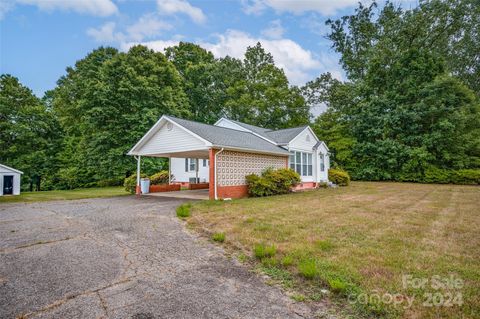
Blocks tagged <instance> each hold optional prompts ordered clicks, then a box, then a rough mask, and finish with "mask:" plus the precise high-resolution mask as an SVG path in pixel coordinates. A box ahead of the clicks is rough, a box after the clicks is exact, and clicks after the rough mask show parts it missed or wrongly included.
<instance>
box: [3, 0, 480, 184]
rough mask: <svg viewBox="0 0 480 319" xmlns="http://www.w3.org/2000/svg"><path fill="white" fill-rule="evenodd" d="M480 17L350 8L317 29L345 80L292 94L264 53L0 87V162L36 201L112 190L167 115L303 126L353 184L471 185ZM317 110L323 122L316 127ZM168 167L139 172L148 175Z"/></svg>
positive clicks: (85, 69) (96, 70)
mask: <svg viewBox="0 0 480 319" xmlns="http://www.w3.org/2000/svg"><path fill="white" fill-rule="evenodd" d="M479 17H480V12H479V5H478V4H477V2H476V1H475V0H462V1H453V0H432V1H425V2H421V4H420V5H419V6H418V7H417V8H415V9H410V10H404V9H402V8H400V7H397V6H395V5H393V4H392V3H387V4H386V5H385V6H383V7H382V8H378V7H377V4H376V3H373V4H371V5H369V6H364V5H362V4H359V6H358V7H357V9H356V10H355V12H354V14H353V15H350V16H345V17H342V18H341V19H338V20H335V21H330V20H329V21H327V25H328V26H329V27H330V29H331V31H330V33H329V35H328V38H329V39H330V40H331V42H332V48H333V49H334V50H335V51H337V52H338V53H339V54H340V56H341V61H340V62H341V65H342V67H343V69H344V71H345V73H346V76H347V79H346V80H345V81H339V80H336V79H333V78H332V76H331V75H330V74H328V73H326V74H322V75H320V76H319V77H318V78H316V79H314V80H312V81H310V82H308V83H307V84H306V85H304V86H303V87H298V86H293V85H291V84H290V83H289V81H288V79H287V77H286V76H285V73H284V71H283V70H282V69H281V68H279V67H277V66H276V65H275V62H274V59H273V57H272V55H271V54H270V53H268V52H266V51H265V50H264V49H263V48H262V46H261V44H260V43H258V44H257V45H255V46H253V47H248V48H247V49H246V53H245V56H244V58H243V59H236V58H232V57H228V56H227V57H225V58H215V57H214V56H213V54H212V53H211V52H208V51H207V50H205V49H203V48H201V47H200V46H198V45H195V44H193V43H187V42H181V43H179V44H178V45H176V46H173V47H169V48H167V49H165V51H164V52H163V53H162V52H154V51H153V50H150V49H148V48H146V47H144V46H140V45H139V46H135V47H132V48H131V49H130V50H129V51H128V52H119V51H118V50H117V49H115V48H111V47H100V48H98V49H96V50H94V51H92V52H91V53H89V54H88V55H87V56H86V57H84V58H83V59H81V60H79V61H77V62H76V63H75V65H74V66H73V67H68V68H67V69H66V74H65V75H64V76H62V77H61V78H60V79H59V80H58V81H57V86H56V87H55V88H54V89H53V90H51V91H47V92H45V94H44V96H43V97H42V98H38V97H36V96H35V95H34V94H33V93H32V91H31V90H30V89H28V88H27V87H25V86H24V85H22V84H21V83H20V81H19V80H18V79H16V78H15V77H13V76H11V75H7V74H3V75H1V77H0V163H3V164H6V165H10V166H13V167H15V168H17V169H20V170H23V171H24V173H25V174H24V187H26V188H30V189H35V190H40V189H42V190H46V189H53V188H60V189H65V188H76V187H88V186H94V185H100V186H104V185H105V186H106V185H117V184H119V183H121V181H122V180H123V179H124V178H125V177H127V176H129V175H131V174H132V173H134V172H135V161H134V159H133V158H131V157H130V156H127V155H126V153H127V152H128V150H129V149H130V148H131V147H132V146H133V145H134V144H135V143H136V141H138V139H140V138H141V136H142V135H143V134H144V133H145V132H146V131H147V130H148V129H149V128H150V127H151V126H152V125H153V124H154V123H155V122H156V121H157V120H158V118H159V117H160V116H161V115H163V114H170V115H174V116H179V117H182V118H187V119H192V120H196V121H201V122H205V123H214V122H215V121H216V120H217V119H218V118H219V117H222V116H225V117H228V118H231V119H235V120H239V121H243V122H246V123H250V124H253V125H259V126H262V127H268V128H272V129H279V128H286V127H292V126H298V125H304V124H308V123H311V124H312V126H313V127H314V129H315V131H316V133H317V135H318V136H319V138H320V139H322V140H325V141H326V142H327V145H329V147H330V150H331V152H332V159H333V161H334V165H335V166H338V167H342V168H344V169H347V170H348V171H349V172H350V173H351V174H352V176H353V178H355V179H367V180H411V181H428V179H427V178H426V177H428V176H430V175H432V172H433V174H434V175H435V174H441V173H442V174H443V173H445V172H446V171H448V172H449V171H458V170H465V169H469V170H471V171H473V172H478V168H479V167H480V125H479V124H480V104H479V94H480V93H479V92H480V81H479V65H480V63H479V62H480V57H479V54H480V49H479V48H480V45H479V41H480V34H479V26H480V23H479V22H480V21H479ZM319 104H325V105H326V106H327V111H326V112H325V113H323V114H322V115H320V116H319V117H318V118H316V119H313V118H312V116H311V113H310V110H311V108H312V107H314V106H317V105H319ZM312 120H313V121H312ZM165 165H166V163H165V161H164V160H162V159H148V160H146V161H145V162H144V169H145V172H146V173H149V174H151V173H154V172H155V171H158V170H160V169H162V168H164V167H165ZM25 181H26V182H27V183H25ZM433 181H435V180H433Z"/></svg>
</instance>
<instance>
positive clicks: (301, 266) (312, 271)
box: [298, 258, 318, 279]
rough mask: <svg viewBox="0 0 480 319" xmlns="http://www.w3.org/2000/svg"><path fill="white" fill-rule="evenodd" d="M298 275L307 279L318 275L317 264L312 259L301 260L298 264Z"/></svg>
mask: <svg viewBox="0 0 480 319" xmlns="http://www.w3.org/2000/svg"><path fill="white" fill-rule="evenodd" d="M298 271H299V273H300V275H302V276H303V277H305V278H307V279H313V278H315V277H316V276H317V275H318V269H317V262H316V260H315V259H313V258H308V259H303V260H301V261H300V262H299V263H298Z"/></svg>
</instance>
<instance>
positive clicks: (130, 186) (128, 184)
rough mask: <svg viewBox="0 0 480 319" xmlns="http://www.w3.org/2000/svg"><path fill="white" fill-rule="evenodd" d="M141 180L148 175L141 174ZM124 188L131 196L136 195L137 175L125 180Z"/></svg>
mask: <svg viewBox="0 0 480 319" xmlns="http://www.w3.org/2000/svg"><path fill="white" fill-rule="evenodd" d="M140 177H141V178H145V177H148V176H147V175H146V174H141V175H140ZM123 187H125V190H126V191H127V192H129V193H131V194H135V190H136V188H137V174H133V175H131V176H129V177H127V178H125V180H124V182H123Z"/></svg>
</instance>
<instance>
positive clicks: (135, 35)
mask: <svg viewBox="0 0 480 319" xmlns="http://www.w3.org/2000/svg"><path fill="white" fill-rule="evenodd" d="M171 28H172V25H170V24H168V23H166V22H164V21H161V20H159V19H158V18H157V17H155V16H154V15H153V14H146V15H144V16H142V17H141V18H140V19H139V20H138V21H137V22H136V23H135V24H133V25H131V26H129V27H127V34H128V38H129V39H130V40H131V41H142V40H144V39H145V38H150V37H152V36H155V35H157V34H158V33H159V32H160V31H162V30H170V29H171Z"/></svg>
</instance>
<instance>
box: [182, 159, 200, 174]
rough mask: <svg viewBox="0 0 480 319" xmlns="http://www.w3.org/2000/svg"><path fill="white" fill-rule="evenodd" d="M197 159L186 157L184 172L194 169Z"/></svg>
mask: <svg viewBox="0 0 480 319" xmlns="http://www.w3.org/2000/svg"><path fill="white" fill-rule="evenodd" d="M196 165H197V159H196V158H186V159H185V172H189V171H190V172H192V171H195V170H196Z"/></svg>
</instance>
